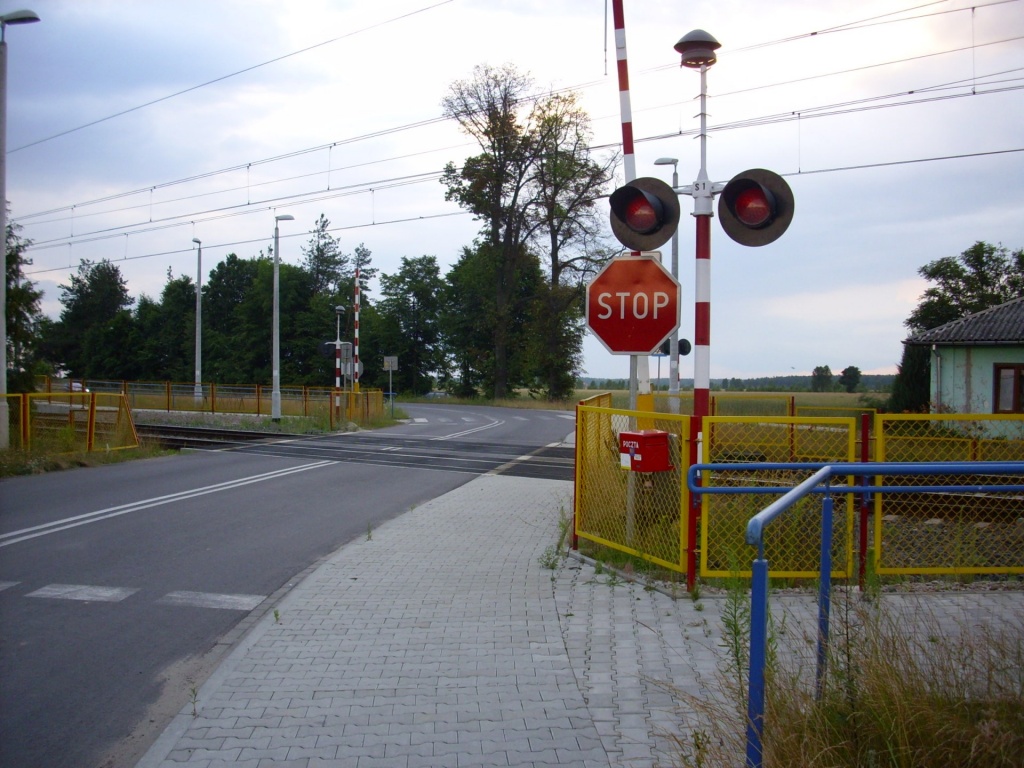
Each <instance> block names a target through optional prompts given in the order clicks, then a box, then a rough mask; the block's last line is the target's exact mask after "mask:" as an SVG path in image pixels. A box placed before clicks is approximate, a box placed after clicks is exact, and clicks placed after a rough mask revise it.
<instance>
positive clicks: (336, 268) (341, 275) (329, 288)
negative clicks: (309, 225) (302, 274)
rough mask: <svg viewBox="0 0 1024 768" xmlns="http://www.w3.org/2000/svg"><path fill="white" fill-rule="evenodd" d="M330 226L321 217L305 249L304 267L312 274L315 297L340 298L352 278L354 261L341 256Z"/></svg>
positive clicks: (346, 255) (325, 219)
mask: <svg viewBox="0 0 1024 768" xmlns="http://www.w3.org/2000/svg"><path fill="white" fill-rule="evenodd" d="M330 226H331V222H330V220H329V219H328V218H327V217H326V216H324V214H322V213H321V214H320V218H319V219H317V220H316V224H315V225H314V227H313V231H312V232H311V233H310V234H311V237H310V238H309V243H308V244H307V245H305V246H303V248H302V254H303V262H302V266H303V267H304V268H305V269H306V270H307V271H308V272H309V274H310V278H311V280H312V281H313V293H314V294H315V295H330V296H335V295H337V294H338V293H340V292H341V286H342V282H343V281H344V280H345V278H347V277H349V276H350V275H351V274H352V265H351V263H350V262H351V257H350V256H349V254H347V253H342V252H341V246H340V245H339V243H338V240H337V238H335V237H333V236H332V235H331V233H330Z"/></svg>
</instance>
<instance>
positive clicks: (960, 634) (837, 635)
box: [675, 590, 1024, 768]
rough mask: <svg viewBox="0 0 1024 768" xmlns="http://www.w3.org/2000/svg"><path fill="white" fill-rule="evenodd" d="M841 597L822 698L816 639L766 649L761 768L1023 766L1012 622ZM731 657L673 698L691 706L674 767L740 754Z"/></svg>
mask: <svg viewBox="0 0 1024 768" xmlns="http://www.w3.org/2000/svg"><path fill="white" fill-rule="evenodd" d="M837 598H839V599H838V600H837V602H836V603H834V604H833V609H834V610H833V619H832V626H833V634H832V645H831V647H830V649H829V660H828V673H827V676H826V681H825V686H824V691H823V695H822V697H821V699H820V700H815V697H814V681H813V670H814V668H815V663H814V659H813V653H814V646H813V643H811V644H798V645H797V647H796V648H789V649H787V653H788V656H786V658H785V659H784V660H780V656H782V654H781V653H769V669H768V674H767V677H766V708H765V709H766V711H765V721H764V741H763V746H764V764H765V765H766V766H769V767H770V766H802V767H804V768H826V766H827V767H828V768H868V767H871V768H947V767H948V766H964V767H967V768H1020V766H1024V625H1022V623H1021V621H1020V620H1019V619H1016V620H1014V619H1006V618H1004V617H997V616H992V617H988V619H987V620H986V621H981V622H979V621H978V620H977V618H975V619H974V620H971V621H970V622H968V621H967V620H963V621H960V622H954V623H950V621H949V620H948V619H943V621H942V622H940V621H939V619H938V618H937V617H936V616H934V615H932V614H931V613H930V612H928V611H927V610H926V608H922V607H921V606H922V605H926V603H915V604H914V605H915V606H916V607H915V608H907V605H908V604H907V603H905V602H903V603H897V602H894V601H886V600H879V601H872V602H864V601H861V600H859V599H858V598H857V597H856V596H855V595H854V593H853V591H852V590H848V591H844V592H842V593H839V594H838V595H837ZM812 631H813V630H812ZM738 632H739V628H738V627H733V628H732V634H730V633H729V632H727V633H726V634H727V635H728V636H730V637H733V634H737V637H735V638H734V639H740V638H739V637H738ZM770 634H774V633H772V632H770ZM772 642H773V643H774V640H772ZM730 650H731V649H730ZM770 650H776V649H775V648H774V647H773V648H772V649H770ZM727 657H728V658H727V659H726V661H725V662H724V663H723V666H722V669H720V675H719V683H718V686H717V689H716V690H714V691H712V695H711V696H709V697H704V698H697V697H694V696H689V695H687V694H685V693H679V694H678V695H679V696H680V698H681V699H682V700H684V701H685V702H686V705H687V706H686V707H685V711H684V712H683V713H682V715H683V719H684V730H683V731H682V732H681V733H679V734H677V735H676V737H675V742H676V746H677V754H676V756H675V758H676V765H680V766H686V767H687V768H692V767H695V766H701V768H719V767H721V768H724V767H725V766H730V767H731V766H735V765H737V764H738V759H739V756H742V755H743V753H744V750H745V747H744V739H745V729H746V701H745V697H746V687H745V680H743V679H739V680H738V679H737V678H736V674H735V673H736V670H735V664H736V661H737V658H736V654H735V653H728V654H727Z"/></svg>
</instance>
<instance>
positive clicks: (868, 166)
mask: <svg viewBox="0 0 1024 768" xmlns="http://www.w3.org/2000/svg"><path fill="white" fill-rule="evenodd" d="M650 140H652V139H640V140H639V141H650ZM1017 152H1024V147H1017V148H1015V149H999V150H991V151H986V152H967V153H961V154H957V155H940V156H936V157H922V158H916V159H913V160H890V161H887V162H883V163H864V164H861V165H847V166H837V167H835V168H819V169H816V170H810V171H798V172H795V173H784V174H782V175H783V176H791V177H792V176H811V175H815V174H821V173H840V172H844V171H855V170H868V169H875V168H887V167H895V166H901V165H916V164H920V163H931V162H940V161H948V160H967V159H970V158H976V157H992V156H996V155H1007V154H1014V153H1017ZM271 207H272V206H267V207H266V208H263V209H261V211H265V210H269V209H270V208H271ZM236 215H237V214H236ZM469 215H470V214H469V212H468V211H453V212H450V213H436V214H428V215H426V216H410V217H406V218H403V219H390V220H387V221H376V222H370V223H366V224H350V225H346V226H339V227H331V228H330V229H328V230H327V231H328V232H343V231H351V230H356V229H366V228H368V227H381V226H388V225H393V224H408V223H410V222H414V221H428V220H431V219H442V218H448V217H452V216H469ZM189 223H191V222H187V221H183V222H180V223H178V224H176V225H173V226H185V225H187V224H189ZM167 228H170V227H167ZM124 234H125V235H127V234H128V233H124ZM305 234H308V233H301V234H290V235H283V236H282V237H287V238H292V237H302V236H304V235H305ZM265 240H266V238H265V237H261V238H251V239H248V240H235V241H230V242H226V243H210V244H208V245H207V246H206V247H207V248H208V249H214V248H234V247H237V246H240V245H252V244H253V243H260V242H263V241H265ZM190 252H191V249H188V248H186V249H182V248H178V249H175V250H171V251H160V252H156V253H147V254H140V255H137V256H125V257H124V258H123V259H116V260H112V261H115V262H116V261H138V260H141V259H151V258H157V257H160V256H176V255H179V254H182V253H190ZM70 269H72V267H71V266H70V265H69V266H67V267H49V268H46V269H34V270H29V271H26V272H25V275H26V276H29V275H41V274H47V273H50V272H66V271H68V270H70Z"/></svg>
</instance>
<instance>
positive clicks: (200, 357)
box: [192, 237, 203, 403]
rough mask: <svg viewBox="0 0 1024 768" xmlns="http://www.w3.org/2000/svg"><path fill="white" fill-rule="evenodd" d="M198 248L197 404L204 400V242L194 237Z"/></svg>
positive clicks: (193, 240)
mask: <svg viewBox="0 0 1024 768" xmlns="http://www.w3.org/2000/svg"><path fill="white" fill-rule="evenodd" d="M192 242H193V243H195V244H196V245H197V246H199V248H198V251H199V253H198V255H197V257H196V386H195V399H196V402H197V403H199V402H202V400H203V300H202V297H203V241H202V240H200V239H199V238H198V237H193V238H192Z"/></svg>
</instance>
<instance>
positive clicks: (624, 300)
mask: <svg viewBox="0 0 1024 768" xmlns="http://www.w3.org/2000/svg"><path fill="white" fill-rule="evenodd" d="M680 293H681V291H680V288H679V283H678V281H677V280H676V279H675V278H674V277H672V275H671V274H669V272H668V271H667V270H666V269H665V268H664V267H663V266H662V265H661V262H659V261H658V260H657V259H654V258H652V257H649V256H639V257H637V256H624V257H620V258H618V259H612V260H611V261H610V262H608V263H607V264H606V265H605V267H604V269H602V270H601V271H600V272H599V273H598V274H597V277H595V278H594V280H593V281H592V282H591V283H590V285H588V286H587V325H588V326H589V327H590V330H592V331H593V332H594V335H595V336H597V338H599V339H600V340H601V343H602V344H604V345H605V347H607V348H608V351H609V352H611V353H612V354H615V355H647V354H650V353H651V352H653V351H655V350H656V349H657V348H658V347H659V346H660V345H661V343H662V342H663V341H664V340H665V339H667V338H668V337H669V335H670V334H671V333H672V331H674V330H675V329H676V328H677V327H678V326H679V305H680Z"/></svg>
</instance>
